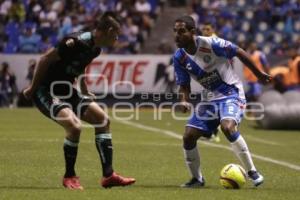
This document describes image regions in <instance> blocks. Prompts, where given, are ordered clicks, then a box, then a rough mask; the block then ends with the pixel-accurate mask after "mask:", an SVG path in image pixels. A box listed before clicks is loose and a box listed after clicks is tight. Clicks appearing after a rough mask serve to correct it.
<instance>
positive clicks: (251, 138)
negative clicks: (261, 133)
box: [244, 135, 284, 146]
mask: <svg viewBox="0 0 300 200" xmlns="http://www.w3.org/2000/svg"><path fill="white" fill-rule="evenodd" d="M244 137H245V138H246V139H247V140H250V141H254V142H259V143H262V144H268V145H276V146H284V144H279V143H277V142H273V141H268V140H264V139H261V138H257V137H253V136H250V135H246V136H244Z"/></svg>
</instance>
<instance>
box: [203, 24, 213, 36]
mask: <svg viewBox="0 0 300 200" xmlns="http://www.w3.org/2000/svg"><path fill="white" fill-rule="evenodd" d="M213 33H214V30H213V28H212V27H211V26H210V25H205V26H203V28H202V35H203V36H206V37H209V36H212V34H213Z"/></svg>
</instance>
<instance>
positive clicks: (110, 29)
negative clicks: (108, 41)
mask: <svg viewBox="0 0 300 200" xmlns="http://www.w3.org/2000/svg"><path fill="white" fill-rule="evenodd" d="M113 32H114V28H113V27H109V28H108V29H107V35H110V34H112V33H113Z"/></svg>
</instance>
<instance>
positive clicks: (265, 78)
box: [236, 48, 272, 83]
mask: <svg viewBox="0 0 300 200" xmlns="http://www.w3.org/2000/svg"><path fill="white" fill-rule="evenodd" d="M236 56H237V57H238V58H239V59H240V60H241V61H242V62H243V63H244V64H245V65H246V66H247V67H248V68H249V69H250V70H251V71H252V72H253V74H254V75H255V76H256V77H257V78H258V79H259V80H260V81H261V82H262V83H269V82H270V81H271V80H272V77H271V76H270V75H269V74H267V73H265V72H262V71H260V70H259V69H258V68H257V67H256V65H255V64H254V62H253V61H252V59H251V58H250V55H249V54H248V53H247V52H245V51H244V50H243V49H241V48H238V49H237V51H236Z"/></svg>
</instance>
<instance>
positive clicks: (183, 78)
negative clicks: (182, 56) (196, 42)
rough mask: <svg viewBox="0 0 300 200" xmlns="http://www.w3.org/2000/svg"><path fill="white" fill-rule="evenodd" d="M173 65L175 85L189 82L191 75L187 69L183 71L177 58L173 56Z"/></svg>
mask: <svg viewBox="0 0 300 200" xmlns="http://www.w3.org/2000/svg"><path fill="white" fill-rule="evenodd" d="M173 65H174V69H175V78H176V84H177V85H189V84H190V82H191V77H190V75H189V73H188V72H187V71H185V70H184V69H183V68H182V66H181V64H180V62H179V61H178V60H177V58H176V57H175V56H174V57H173Z"/></svg>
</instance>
